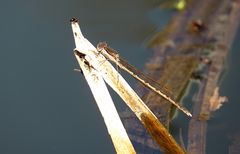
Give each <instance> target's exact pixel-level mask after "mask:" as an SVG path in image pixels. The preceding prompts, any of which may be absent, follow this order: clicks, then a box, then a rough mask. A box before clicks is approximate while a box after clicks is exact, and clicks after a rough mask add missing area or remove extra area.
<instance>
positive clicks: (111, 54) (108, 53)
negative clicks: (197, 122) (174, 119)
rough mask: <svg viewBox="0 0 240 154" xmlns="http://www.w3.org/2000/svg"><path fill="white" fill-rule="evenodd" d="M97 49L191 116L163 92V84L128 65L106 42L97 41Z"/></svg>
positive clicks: (189, 114)
mask: <svg viewBox="0 0 240 154" xmlns="http://www.w3.org/2000/svg"><path fill="white" fill-rule="evenodd" d="M103 49H104V50H103ZM97 50H98V51H99V53H100V54H102V55H103V56H104V57H105V58H106V59H109V60H110V61H112V62H114V63H116V65H117V66H118V67H119V68H121V69H123V70H124V71H126V72H128V73H129V74H130V75H132V76H133V77H134V78H135V79H137V80H138V81H140V82H141V83H142V84H143V85H145V86H146V87H148V88H149V89H150V90H152V91H154V92H156V93H157V94H159V95H160V96H162V97H163V98H164V99H166V100H168V101H169V102H171V103H172V104H173V105H175V106H176V107H177V108H178V109H179V110H181V111H183V112H184V113H185V114H186V115H188V116H190V117H191V116H192V114H191V113H190V112H189V111H188V110H187V109H186V108H185V107H183V106H181V105H180V104H179V103H177V102H176V101H174V100H173V99H172V98H171V97H170V96H169V95H167V94H166V92H164V87H163V86H161V85H160V84H158V83H157V82H155V81H154V80H153V79H151V78H149V77H147V76H146V75H144V74H143V73H142V72H141V71H139V70H137V69H136V68H135V67H134V66H132V65H130V64H129V63H128V62H127V61H126V60H124V59H122V58H121V57H120V56H119V54H118V53H117V52H116V51H115V50H114V49H111V48H109V47H108V46H107V43H106V42H100V43H98V45H97Z"/></svg>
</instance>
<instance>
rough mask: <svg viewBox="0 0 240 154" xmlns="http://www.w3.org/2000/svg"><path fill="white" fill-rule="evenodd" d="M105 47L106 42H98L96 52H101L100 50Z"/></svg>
mask: <svg viewBox="0 0 240 154" xmlns="http://www.w3.org/2000/svg"><path fill="white" fill-rule="evenodd" d="M106 47H107V42H99V43H98V44H97V50H98V51H101V50H102V49H104V48H106Z"/></svg>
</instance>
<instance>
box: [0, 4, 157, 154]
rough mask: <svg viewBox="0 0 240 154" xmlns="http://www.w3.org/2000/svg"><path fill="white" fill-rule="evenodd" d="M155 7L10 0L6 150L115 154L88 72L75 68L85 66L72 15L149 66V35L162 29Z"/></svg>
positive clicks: (0, 110)
mask: <svg viewBox="0 0 240 154" xmlns="http://www.w3.org/2000/svg"><path fill="white" fill-rule="evenodd" d="M151 5H152V4H149V2H147V1H146V2H144V1H141V2H140V1H137V0H133V1H127V0H124V1H110V0H109V1H107V0H105V1H97V0H88V1H83V0H78V1H76V0H69V1H63V0H59V1H53V0H42V1H37V0H32V1H30V0H22V1H17V0H10V1H2V2H1V5H0V17H1V18H0V19H1V24H0V25H1V26H0V34H1V36H0V41H1V46H0V50H1V56H0V58H1V60H0V71H1V77H0V79H1V80H0V81H1V86H0V153H1V154H43V153H44V154H48V153H49V154H54V153H55V154H61V153H62V154H66V153H70V154H74V153H89V154H92V153H115V150H114V148H113V146H112V143H111V140H110V137H109V136H108V133H107V130H106V128H105V125H104V123H103V119H102V117H101V115H100V113H99V110H98V108H97V106H96V104H95V101H94V99H93V97H92V94H91V93H90V90H89V88H88V86H87V84H86V82H85V80H84V79H83V76H82V75H81V74H80V73H78V72H74V71H73V69H74V68H77V67H78V65H77V62H76V60H75V57H74V56H73V52H72V50H73V48H74V47H75V44H74V40H73V35H72V30H71V27H70V23H69V20H70V18H72V17H77V18H79V20H80V24H81V28H82V31H83V33H84V35H85V36H86V37H87V38H88V39H89V40H90V41H91V42H92V43H94V44H97V43H98V42H99V41H107V42H109V43H110V45H111V46H112V47H114V48H116V49H118V50H119V51H125V52H121V53H122V55H123V56H124V57H125V58H126V59H128V60H129V61H133V63H134V62H135V64H136V65H137V66H138V67H142V66H143V64H144V63H143V62H144V60H145V59H146V55H148V54H149V53H147V52H146V49H145V47H144V40H145V39H146V38H147V37H148V36H149V34H150V33H151V32H152V31H153V29H154V26H153V24H152V23H151V21H150V19H149V18H148V16H149V14H148V12H149V11H150V9H152V7H151ZM136 54H137V55H138V56H139V57H138V58H137V60H136V56H135V55H136ZM137 62H138V63H137ZM140 62H142V63H140ZM119 101H120V100H119ZM121 103H122V102H121Z"/></svg>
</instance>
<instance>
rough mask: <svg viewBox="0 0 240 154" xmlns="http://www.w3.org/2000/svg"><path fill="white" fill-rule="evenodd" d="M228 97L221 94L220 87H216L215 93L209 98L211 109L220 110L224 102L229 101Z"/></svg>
mask: <svg viewBox="0 0 240 154" xmlns="http://www.w3.org/2000/svg"><path fill="white" fill-rule="evenodd" d="M227 101H228V99H227V97H225V96H219V87H216V88H215V89H214V92H213V95H212V96H211V97H210V99H209V102H210V104H209V109H210V111H216V110H218V109H219V108H220V107H221V106H222V105H223V103H224V102H227Z"/></svg>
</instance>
